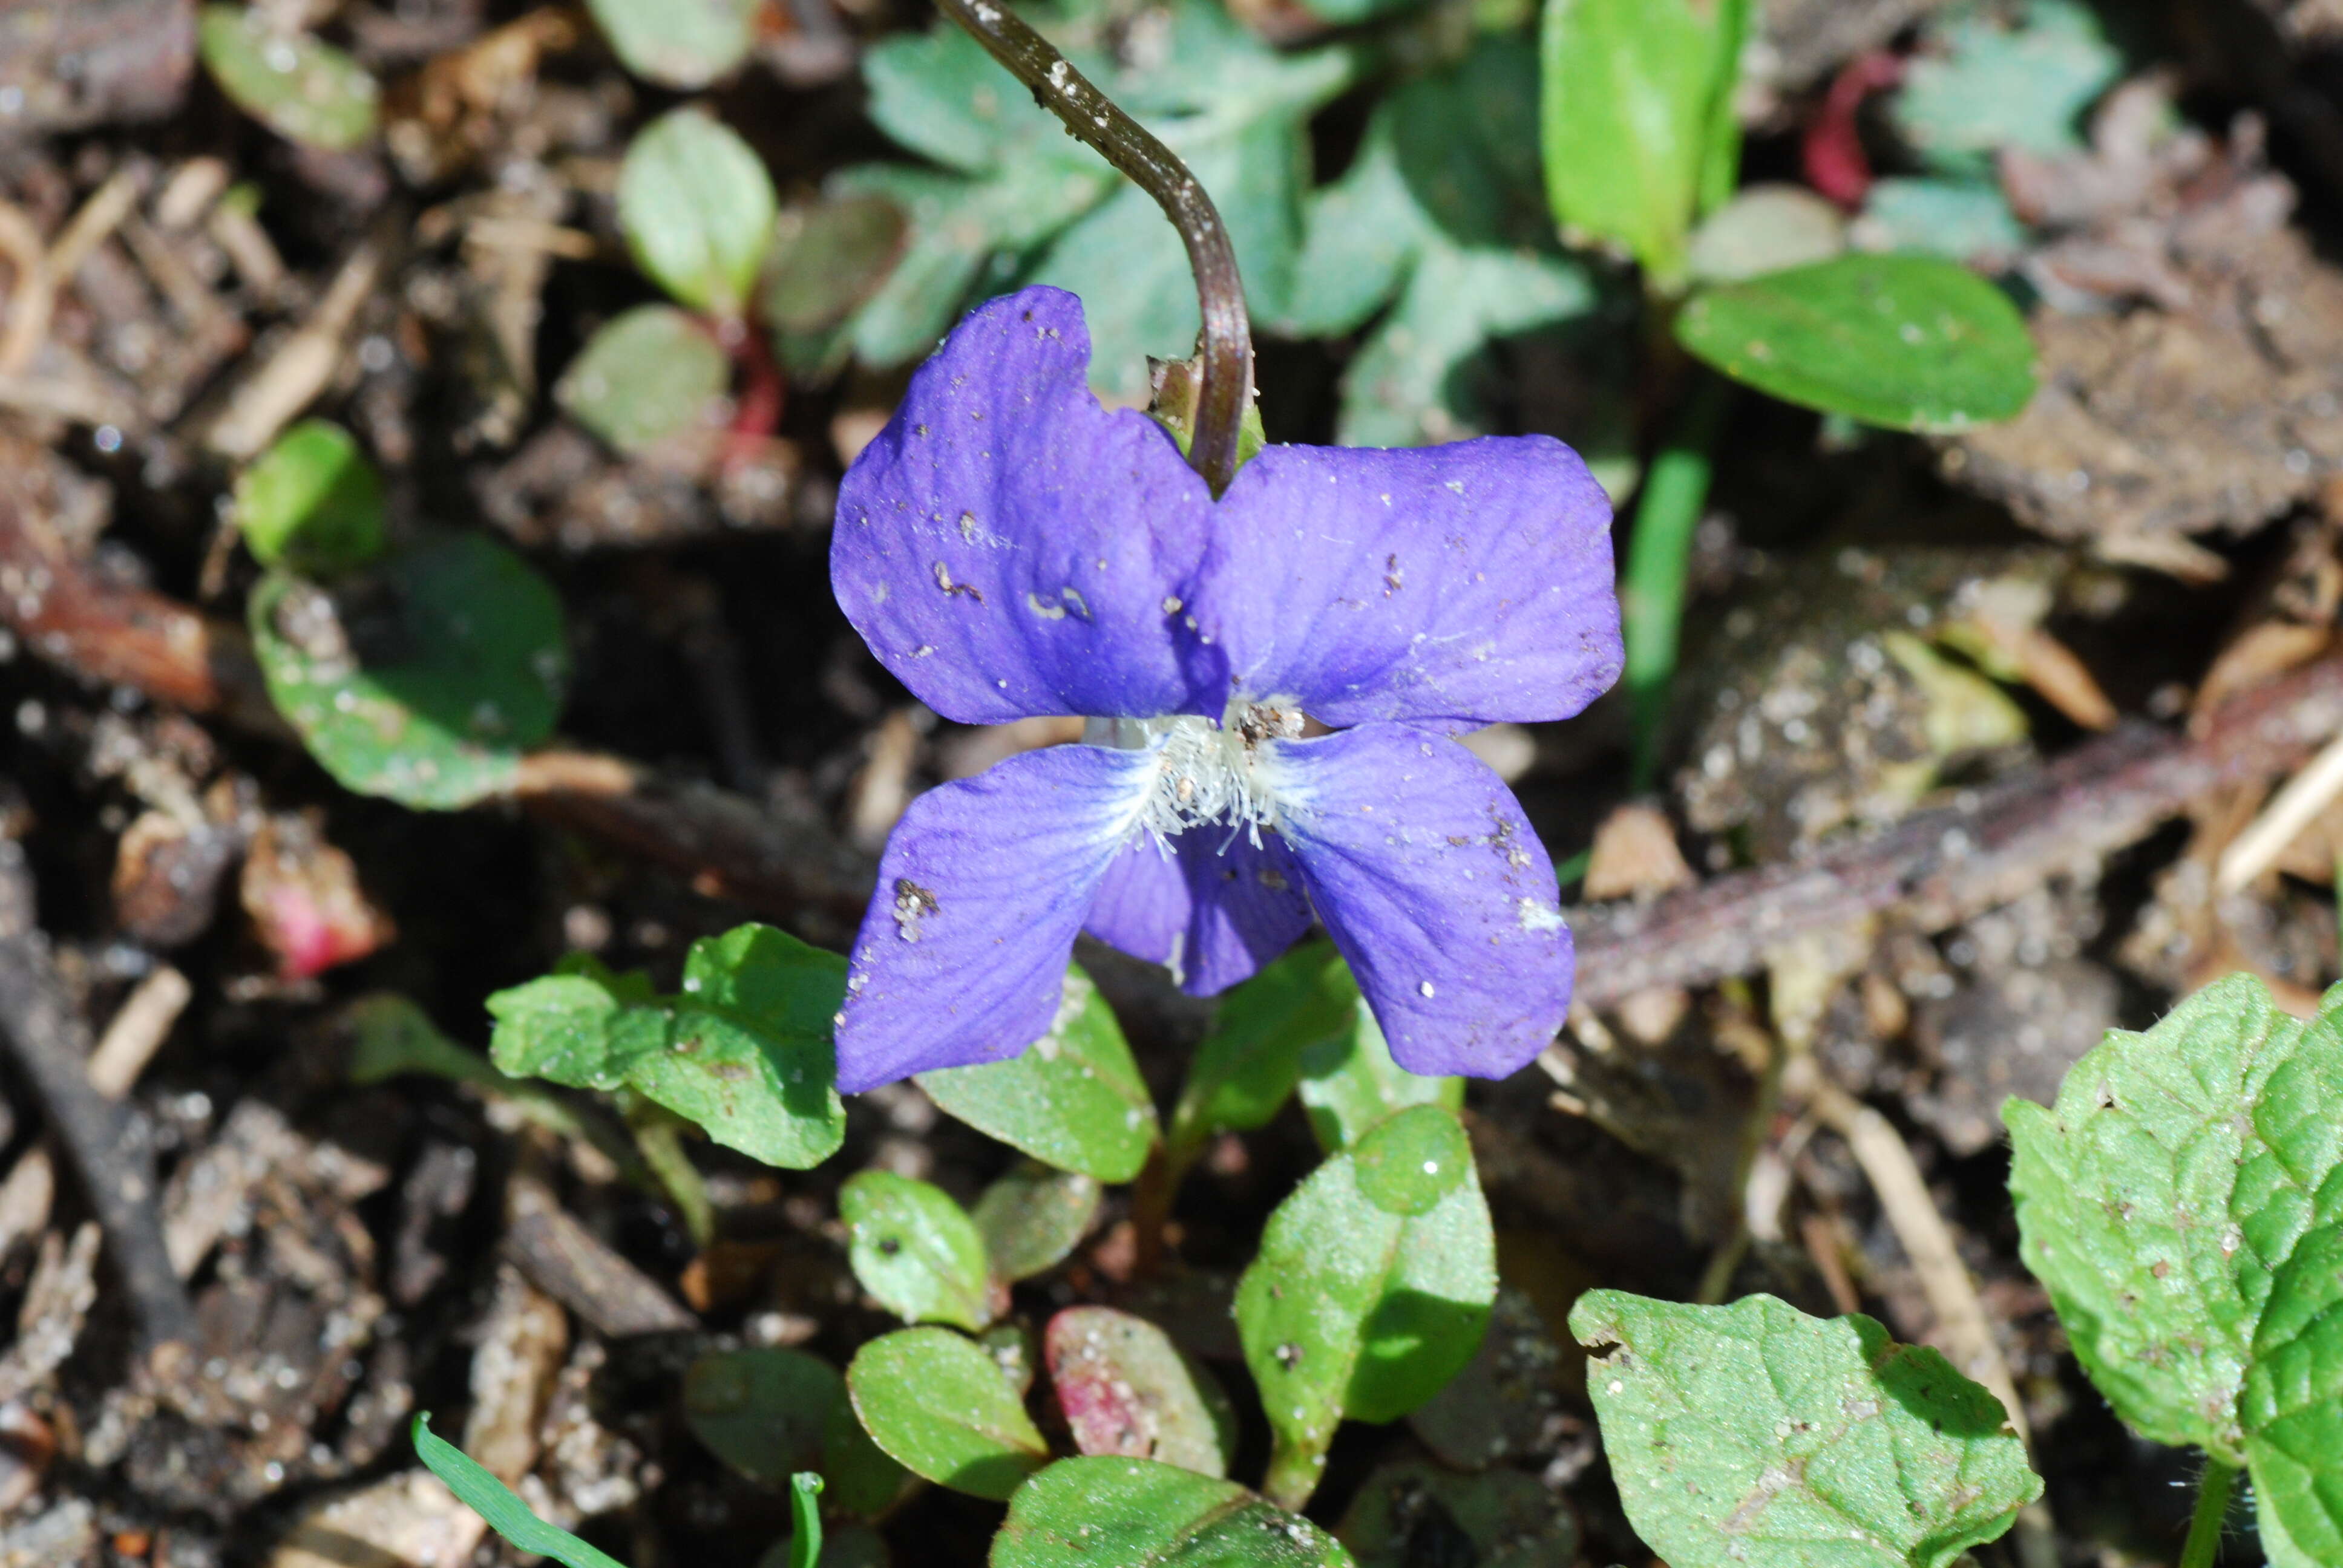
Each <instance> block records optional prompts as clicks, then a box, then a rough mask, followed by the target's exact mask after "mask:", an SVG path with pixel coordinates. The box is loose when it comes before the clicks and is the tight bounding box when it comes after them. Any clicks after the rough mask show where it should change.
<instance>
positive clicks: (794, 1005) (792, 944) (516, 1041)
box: [488, 923, 846, 1171]
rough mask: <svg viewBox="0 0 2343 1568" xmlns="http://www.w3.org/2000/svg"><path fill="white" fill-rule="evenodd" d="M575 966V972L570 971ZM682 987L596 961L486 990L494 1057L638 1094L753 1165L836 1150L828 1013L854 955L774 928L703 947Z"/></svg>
mask: <svg viewBox="0 0 2343 1568" xmlns="http://www.w3.org/2000/svg"><path fill="white" fill-rule="evenodd" d="M565 968H574V967H573V966H568V965H565ZM683 987H684V989H683V993H682V994H681V995H679V996H675V997H668V998H659V997H656V996H654V995H653V994H652V992H651V989H650V986H649V982H648V981H647V980H644V979H643V978H642V977H641V976H639V975H630V976H619V975H612V974H610V973H609V972H608V970H604V969H602V968H601V966H600V965H598V964H589V965H588V966H584V967H583V968H582V972H568V973H556V974H551V975H547V976H545V977H543V978H542V979H539V980H531V981H529V982H528V984H527V985H522V986H516V987H514V988H513V989H512V990H504V991H499V992H498V993H497V994H496V995H494V996H491V997H490V998H488V1012H489V1014H490V1015H491V1016H492V1017H494V1018H495V1020H497V1026H496V1032H495V1034H494V1035H493V1036H492V1037H491V1038H490V1040H489V1053H490V1054H491V1055H492V1056H493V1057H494V1058H495V1060H496V1063H497V1065H498V1067H499V1068H501V1069H503V1070H505V1071H507V1072H509V1073H511V1074H513V1075H514V1076H516V1077H535V1078H548V1079H551V1080H552V1081H555V1082H557V1083H566V1084H568V1085H570V1086H571V1087H573V1088H579V1089H598V1090H605V1091H608V1090H615V1089H619V1088H626V1089H630V1090H633V1091H635V1092H637V1093H639V1094H640V1095H642V1096H643V1097H644V1098H646V1099H648V1100H649V1101H653V1102H655V1103H657V1104H659V1105H662V1106H664V1107H666V1108H667V1109H668V1110H669V1111H673V1112H675V1113H676V1114H677V1115H679V1116H680V1117H683V1118H684V1119H685V1120H687V1121H691V1122H694V1123H695V1124H697V1125H698V1126H699V1127H700V1128H701V1129H702V1130H704V1131H706V1132H707V1133H708V1135H709V1137H710V1138H712V1139H714V1140H715V1141H717V1142H719V1143H721V1144H723V1145H724V1146H725V1147H727V1148H729V1149H737V1150H739V1151H740V1152H741V1153H743V1154H747V1155H749V1157H751V1158H752V1159H757V1160H762V1161H765V1162H766V1163H767V1164H770V1165H779V1166H782V1167H785V1168H787V1169H789V1170H794V1171H804V1170H809V1169H811V1168H812V1167H813V1166H815V1165H818V1164H820V1163H821V1161H824V1160H827V1159H828V1158H830V1155H832V1154H834V1153H836V1152H837V1151H838V1146H839V1144H840V1141H843V1140H844V1138H845V1135H846V1111H845V1107H844V1106H843V1105H842V1104H841V1103H840V1101H839V1097H838V1091H837V1089H836V1088H835V1083H836V1079H837V1071H836V1061H835V1057H834V1055H833V1052H832V1049H831V1045H830V1017H831V1015H832V1014H833V1013H835V1012H836V1010H837V1009H838V1005H839V1003H840V1000H843V999H844V997H845V995H846V960H845V959H843V958H842V957H840V955H839V954H837V953H832V952H827V951H824V950H821V949H820V948H815V947H809V946H807V945H806V944H805V943H803V942H801V941H799V940H797V939H796V938H795V937H792V936H789V935H788V934H787V933H786V932H782V931H779V930H774V929H773V928H772V927H770V926H764V925H757V924H753V923H752V924H749V925H744V926H739V927H736V928H735V929H734V930H730V931H728V932H726V933H724V934H723V935H722V936H719V937H708V938H703V939H702V940H699V941H697V942H695V943H693V944H692V948H691V952H690V954H689V956H688V957H687V958H686V960H685V961H684V978H683Z"/></svg>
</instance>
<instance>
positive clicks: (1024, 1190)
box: [969, 1160, 1101, 1282]
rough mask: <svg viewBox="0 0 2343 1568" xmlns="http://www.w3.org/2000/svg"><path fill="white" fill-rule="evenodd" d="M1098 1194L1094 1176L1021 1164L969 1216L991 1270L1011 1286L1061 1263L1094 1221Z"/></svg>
mask: <svg viewBox="0 0 2343 1568" xmlns="http://www.w3.org/2000/svg"><path fill="white" fill-rule="evenodd" d="M1100 1195H1101V1194H1100V1190H1099V1184H1098V1180H1097V1178H1095V1177H1091V1176H1084V1175H1082V1174H1081V1172H1079V1171H1060V1170H1056V1169H1054V1168H1053V1167H1051V1166H1048V1165H1044V1164H1042V1163H1041V1161H1038V1160H1021V1161H1018V1162H1017V1163H1016V1165H1015V1166H1013V1167H1012V1168H1011V1170H1010V1171H1008V1173H1007V1174H1005V1175H1003V1176H1002V1177H1001V1179H1000V1180H999V1181H995V1182H993V1183H992V1185H991V1186H990V1187H987V1188H986V1189H985V1190H984V1192H983V1195H982V1196H981V1197H980V1198H978V1199H977V1201H976V1207H975V1209H974V1210H972V1211H970V1215H969V1217H970V1219H972V1220H974V1221H976V1229H977V1233H978V1234H979V1235H980V1236H982V1237H983V1238H984V1253H985V1256H986V1257H988V1258H990V1259H991V1260H992V1271H993V1272H994V1273H995V1274H996V1275H998V1276H1000V1278H1001V1279H1003V1280H1006V1281H1010V1282H1015V1281H1018V1280H1030V1279H1031V1278H1032V1277H1033V1276H1034V1275H1036V1274H1045V1273H1047V1272H1049V1271H1051V1269H1054V1268H1056V1267H1057V1266H1058V1265H1059V1264H1060V1263H1061V1262H1063V1261H1065V1258H1066V1254H1068V1253H1069V1252H1071V1251H1073V1250H1074V1248H1075V1247H1076V1246H1078V1245H1080V1244H1081V1239H1082V1237H1083V1236H1084V1235H1086V1234H1088V1233H1089V1231H1090V1228H1091V1221H1092V1220H1094V1219H1096V1218H1097V1217H1098V1208H1099V1198H1100Z"/></svg>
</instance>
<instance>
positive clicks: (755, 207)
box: [618, 106, 780, 319]
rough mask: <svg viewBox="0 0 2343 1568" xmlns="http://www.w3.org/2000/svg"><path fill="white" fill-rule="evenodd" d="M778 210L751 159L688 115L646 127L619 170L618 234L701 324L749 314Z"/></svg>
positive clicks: (730, 135)
mask: <svg viewBox="0 0 2343 1568" xmlns="http://www.w3.org/2000/svg"><path fill="white" fill-rule="evenodd" d="M779 210H780V202H779V198H778V197H776V196H774V194H773V181H772V176H769V175H768V174H767V173H766V172H765V165H764V160H762V159H761V158H759V157H758V156H757V154H756V151H755V149H754V148H752V147H750V146H749V144H748V143H747V142H744V141H742V140H741V139H740V137H739V135H738V134H737V133H735V132H734V131H733V130H732V128H731V127H730V126H726V125H725V124H723V123H722V122H721V121H719V120H714V119H710V118H709V116H707V115H705V114H702V113H701V112H700V111H699V110H698V109H696V108H691V107H689V106H687V107H684V108H680V109H670V110H669V111H668V112H667V113H666V114H664V115H661V116H659V118H658V119H656V120H653V121H652V122H651V123H650V124H649V126H645V127H644V128H643V130H642V131H641V133H640V134H639V135H638V136H636V137H635V139H634V141H633V142H631V143H630V144H628V147H627V156H626V161H625V162H624V164H622V165H621V166H620V167H619V170H618V226H619V228H621V229H622V230H624V231H625V233H626V236H627V248H628V249H629V250H631V251H633V252H634V256H635V263H636V265H637V266H640V267H641V268H642V269H643V271H644V273H645V274H646V275H647V276H649V278H650V279H651V281H652V282H654V283H656V284H658V285H659V286H660V287H661V288H664V289H666V290H667V291H668V292H669V294H671V295H673V296H674V297H676V298H677V299H678V300H679V301H680V302H682V303H683V304H685V305H688V306H689V307H691V308H692V309H694V310H698V311H702V312H705V313H706V314H708V315H709V316H715V317H723V318H726V319H730V318H733V317H738V316H739V314H740V312H741V310H742V308H743V307H746V305H747V304H748V301H749V292H750V290H752V289H753V288H755V287H756V285H757V275H758V273H759V272H760V271H761V270H762V269H763V267H764V265H765V253H766V252H767V251H769V250H770V249H771V248H772V244H773V219H774V218H775V217H776V216H778V215H779Z"/></svg>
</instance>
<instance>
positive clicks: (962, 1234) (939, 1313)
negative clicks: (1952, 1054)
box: [838, 1171, 994, 1333]
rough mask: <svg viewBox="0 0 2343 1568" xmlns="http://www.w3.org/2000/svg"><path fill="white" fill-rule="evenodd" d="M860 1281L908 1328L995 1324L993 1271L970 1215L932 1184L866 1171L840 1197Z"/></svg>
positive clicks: (972, 1327)
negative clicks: (917, 1326) (926, 1325)
mask: <svg viewBox="0 0 2343 1568" xmlns="http://www.w3.org/2000/svg"><path fill="white" fill-rule="evenodd" d="M838 1212H839V1217H840V1219H842V1220H844V1221H846V1236H847V1258H848V1261H850V1263H851V1264H852V1265H853V1268H854V1277H855V1278H856V1279H858V1280H860V1281H861V1282H862V1288H863V1289H864V1290H866V1291H869V1292H870V1293H871V1294H872V1295H873V1296H876V1297H877V1298H878V1299H879V1303H880V1305H881V1306H883V1307H885V1308H886V1309H887V1310H888V1311H889V1312H893V1313H894V1314H895V1315H896V1316H897V1317H899V1318H900V1319H902V1320H903V1321H904V1322H907V1323H950V1324H951V1325H952V1326H953V1327H955V1328H962V1329H966V1330H968V1331H969V1332H970V1333H974V1332H977V1331H978V1330H980V1329H982V1328H984V1327H985V1326H986V1325H987V1324H989V1323H990V1322H992V1319H993V1316H994V1313H993V1307H992V1290H991V1269H990V1260H989V1259H988V1258H987V1256H986V1254H985V1249H984V1237H983V1235H982V1234H981V1233H980V1232H979V1231H978V1230H977V1228H976V1221H973V1220H971V1219H970V1218H969V1217H968V1211H967V1210H965V1209H963V1208H961V1207H960V1205H959V1204H958V1203H955V1202H953V1201H952V1200H951V1196H950V1194H949V1193H947V1192H946V1191H944V1190H943V1189H942V1188H940V1187H938V1186H935V1185H933V1184H932V1183H930V1182H926V1181H917V1180H914V1179H913V1178H911V1177H909V1176H898V1175H897V1174H895V1173H894V1172H893V1171H860V1172H858V1173H857V1174H855V1175H853V1176H850V1177H849V1178H848V1179H847V1181H846V1185H844V1186H843V1187H841V1188H840V1189H839V1191H838Z"/></svg>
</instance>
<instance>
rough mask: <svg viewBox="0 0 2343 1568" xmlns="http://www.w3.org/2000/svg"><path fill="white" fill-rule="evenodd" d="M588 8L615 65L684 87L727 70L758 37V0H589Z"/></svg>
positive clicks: (704, 83) (647, 78)
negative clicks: (606, 42)
mask: <svg viewBox="0 0 2343 1568" xmlns="http://www.w3.org/2000/svg"><path fill="white" fill-rule="evenodd" d="M586 8H587V9H588V10H589V11H591V12H592V13H593V14H594V20H595V21H596V22H597V23H598V24H599V25H600V26H601V29H602V35H603V36H604V37H605V38H607V39H608V40H609V42H610V52H611V53H612V54H614V55H618V63H619V64H621V65H624V66H626V67H627V69H628V70H629V71H632V72H633V73H634V74H635V75H638V76H640V77H641V78H642V79H643V80H644V81H646V82H653V83H657V84H658V85H659V86H662V87H674V88H677V89H678V90H679V91H683V92H693V91H696V90H698V89H699V88H701V87H704V86H707V85H709V83H711V82H714V81H717V80H718V79H719V78H721V77H724V76H728V75H731V74H732V72H733V71H735V70H737V69H738V68H739V65H740V64H741V62H742V61H744V60H746V59H747V58H748V57H749V48H750V46H751V45H754V44H755V43H756V41H757V10H758V0H587V5H586Z"/></svg>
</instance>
